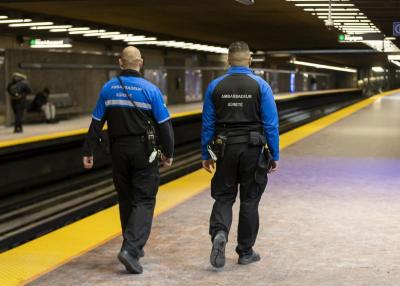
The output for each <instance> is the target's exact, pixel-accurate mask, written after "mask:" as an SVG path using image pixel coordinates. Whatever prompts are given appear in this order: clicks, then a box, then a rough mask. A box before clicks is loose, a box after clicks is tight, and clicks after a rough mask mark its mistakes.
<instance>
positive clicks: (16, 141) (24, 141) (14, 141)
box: [0, 109, 201, 148]
mask: <svg viewBox="0 0 400 286" xmlns="http://www.w3.org/2000/svg"><path fill="white" fill-rule="evenodd" d="M199 113H201V110H200V109H198V110H193V111H188V112H179V113H175V114H173V115H172V116H171V117H172V118H178V117H184V116H190V115H195V114H199ZM87 130H88V129H87V128H80V129H74V130H69V131H61V132H54V133H49V134H43V135H35V136H31V137H26V138H20V139H11V140H4V141H1V142H0V148H4V147H10V146H15V145H21V144H27V143H34V142H40V141H46V140H52V139H57V138H62V137H69V136H75V135H82V134H85V133H86V132H87Z"/></svg>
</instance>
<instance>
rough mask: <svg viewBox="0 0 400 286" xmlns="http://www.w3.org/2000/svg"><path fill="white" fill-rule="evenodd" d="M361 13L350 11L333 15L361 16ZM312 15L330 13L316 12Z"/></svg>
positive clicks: (333, 14) (326, 14)
mask: <svg viewBox="0 0 400 286" xmlns="http://www.w3.org/2000/svg"><path fill="white" fill-rule="evenodd" d="M360 14H361V13H357V12H349V13H331V15H332V16H359V15H360ZM312 15H314V16H315V15H319V16H328V15H329V13H326V12H322V13H321V12H314V13H312Z"/></svg>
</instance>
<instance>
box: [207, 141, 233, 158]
mask: <svg viewBox="0 0 400 286" xmlns="http://www.w3.org/2000/svg"><path fill="white" fill-rule="evenodd" d="M227 140H228V137H227V136H225V135H217V136H216V137H215V139H214V140H213V141H212V142H211V144H210V145H209V150H208V151H209V153H210V155H211V157H212V159H213V160H214V161H216V159H217V158H218V159H223V158H224V153H225V149H226V143H227ZM210 151H211V152H210ZM213 157H214V158H213Z"/></svg>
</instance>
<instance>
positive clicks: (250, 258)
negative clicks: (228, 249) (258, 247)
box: [238, 251, 261, 265]
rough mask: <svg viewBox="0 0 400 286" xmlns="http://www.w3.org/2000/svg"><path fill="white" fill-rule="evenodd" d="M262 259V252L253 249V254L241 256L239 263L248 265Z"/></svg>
mask: <svg viewBox="0 0 400 286" xmlns="http://www.w3.org/2000/svg"><path fill="white" fill-rule="evenodd" d="M260 259H261V257H260V254H258V253H256V252H254V251H253V252H252V253H251V254H247V255H242V256H239V261H238V263H239V264H242V265H247V264H250V263H253V262H257V261H260Z"/></svg>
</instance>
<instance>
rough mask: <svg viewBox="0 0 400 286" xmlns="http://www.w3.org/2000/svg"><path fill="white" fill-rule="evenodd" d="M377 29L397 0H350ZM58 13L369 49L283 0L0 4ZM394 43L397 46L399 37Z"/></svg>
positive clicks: (198, 35) (308, 46) (394, 11)
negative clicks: (345, 41)
mask: <svg viewBox="0 0 400 286" xmlns="http://www.w3.org/2000/svg"><path fill="white" fill-rule="evenodd" d="M351 3H353V4H355V5H356V7H357V8H359V9H360V10H361V12H364V13H365V14H366V16H368V18H369V19H370V20H371V21H372V22H373V23H374V24H375V25H376V26H377V27H378V28H380V29H381V31H382V32H384V33H385V34H387V35H388V36H391V34H392V22H393V21H395V20H396V19H397V20H399V21H400V0H352V1H351ZM1 8H4V9H7V8H8V9H10V8H11V9H14V10H19V11H25V12H29V13H39V14H42V15H49V16H58V17H63V18H68V19H74V20H80V21H88V22H92V23H101V24H107V25H112V26H116V27H125V28H131V29H134V30H141V31H146V32H149V33H156V34H159V35H165V36H168V37H171V38H176V39H185V40H189V41H199V42H205V43H210V44H219V45H228V44H229V43H230V42H232V41H233V40H238V39H241V40H244V41H246V42H248V43H249V45H250V46H251V48H252V49H253V50H263V51H271V50H321V49H322V50H324V49H368V47H367V46H365V45H363V44H360V43H352V44H343V43H339V42H338V40H337V39H338V34H339V32H338V31H337V30H332V31H329V30H328V29H327V28H326V27H325V26H324V23H323V22H322V21H321V20H320V19H318V18H317V17H316V16H313V15H311V13H309V12H305V11H303V9H302V8H300V7H295V6H294V4H293V2H286V1H284V0H256V1H255V4H254V5H252V6H245V5H242V4H240V3H237V2H235V1H233V0H195V1H189V0H113V1H108V0H107V1H106V0H85V1H83V0H72V1H68V0H66V1H59V0H58V1H45V0H41V1H35V0H33V1H23V0H12V1H11V0H10V1H0V9H1ZM396 44H397V45H398V46H400V41H399V40H397V41H396ZM321 58H325V59H327V60H328V61H330V62H332V63H335V62H336V63H339V62H346V63H348V64H352V65H354V66H360V65H361V66H362V65H363V64H365V61H366V60H368V59H370V60H371V61H374V62H376V63H379V62H382V61H383V60H384V59H385V57H383V56H382V55H378V54H363V55H362V59H355V58H354V55H353V56H351V55H348V54H347V55H340V54H338V55H324V56H322V57H321Z"/></svg>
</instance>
